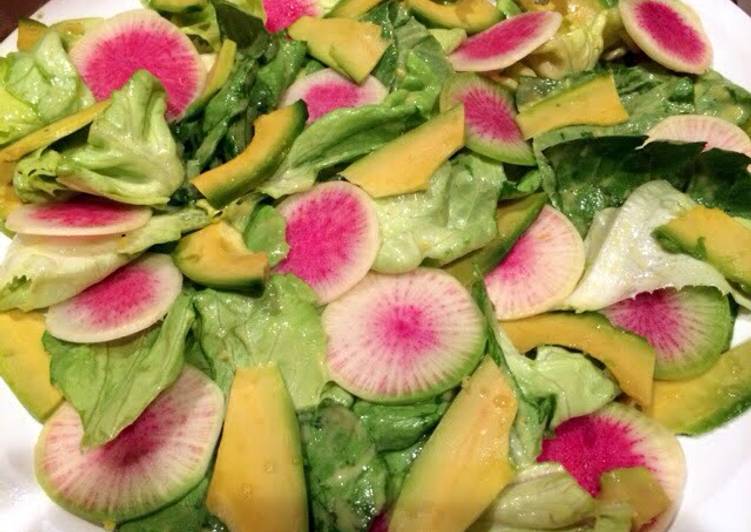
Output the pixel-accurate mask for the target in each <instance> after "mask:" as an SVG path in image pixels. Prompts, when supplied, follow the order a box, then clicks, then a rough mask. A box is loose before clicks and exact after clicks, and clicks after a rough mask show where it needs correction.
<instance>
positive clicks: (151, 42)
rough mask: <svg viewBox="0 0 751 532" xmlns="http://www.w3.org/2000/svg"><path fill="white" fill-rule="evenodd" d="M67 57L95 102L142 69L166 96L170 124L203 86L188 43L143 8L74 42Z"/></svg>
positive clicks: (197, 59) (202, 76)
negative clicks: (160, 84)
mask: <svg viewBox="0 0 751 532" xmlns="http://www.w3.org/2000/svg"><path fill="white" fill-rule="evenodd" d="M70 58H71V60H72V61H73V64H74V65H75V66H76V68H77V69H78V72H79V73H80V74H81V77H82V78H83V80H84V82H85V83H86V85H87V86H88V87H89V89H91V92H92V93H93V94H94V97H95V98H96V99H97V100H105V99H107V98H109V96H110V94H111V93H112V91H114V90H116V89H119V88H120V87H122V86H123V85H124V84H125V82H126V81H128V80H129V79H130V77H131V76H132V75H133V74H134V73H135V72H136V71H137V70H140V69H145V70H148V71H149V72H151V73H152V74H153V75H154V76H155V77H156V78H157V79H159V81H160V82H161V83H162V85H163V86H164V90H165V91H166V92H167V118H169V119H170V120H175V119H177V118H179V117H180V116H181V115H182V114H183V112H184V111H185V110H186V109H187V108H188V106H189V105H190V104H191V102H193V100H195V99H196V98H198V96H199V95H200V94H201V91H203V86H204V84H205V83H206V69H205V67H204V66H203V62H202V61H201V57H200V56H199V55H198V51H197V50H196V49H195V47H194V46H193V43H191V42H190V39H189V38H188V37H187V36H186V35H185V34H183V33H182V32H181V31H180V30H179V29H178V28H177V26H175V25H173V24H172V23H171V22H169V21H168V20H166V19H164V18H162V17H160V16H159V14H157V13H156V12H155V11H151V10H148V9H137V10H134V11H126V12H125V13H121V14H119V15H116V16H114V17H112V18H111V19H108V20H106V21H104V22H103V23H101V24H100V25H98V26H96V27H95V28H94V29H92V30H91V31H89V32H87V33H86V34H85V35H84V36H83V37H81V39H80V40H79V41H78V42H77V43H76V45H75V46H74V47H73V49H72V50H71V51H70Z"/></svg>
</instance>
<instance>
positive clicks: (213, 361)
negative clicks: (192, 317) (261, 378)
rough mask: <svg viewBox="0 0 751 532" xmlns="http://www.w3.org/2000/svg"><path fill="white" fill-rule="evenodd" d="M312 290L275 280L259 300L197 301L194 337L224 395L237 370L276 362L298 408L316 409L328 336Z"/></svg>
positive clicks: (203, 297)
mask: <svg viewBox="0 0 751 532" xmlns="http://www.w3.org/2000/svg"><path fill="white" fill-rule="evenodd" d="M315 301H316V298H315V295H314V294H313V292H312V290H310V288H309V287H308V286H307V285H306V284H305V283H303V282H302V281H300V280H299V279H297V278H296V277H294V276H291V275H286V276H281V275H275V276H273V277H272V278H271V279H270V280H269V282H268V283H267V285H266V289H265V292H264V294H263V295H262V296H261V297H250V296H246V295H241V294H233V293H229V292H218V291H215V290H204V291H202V292H199V293H198V294H196V296H195V307H196V311H197V312H198V316H199V326H198V327H197V328H196V336H197V338H198V340H199V342H200V346H201V349H202V351H203V354H204V356H205V357H206V358H207V359H208V362H207V364H208V365H209V366H210V367H211V368H212V370H213V372H214V375H212V377H214V378H215V379H216V380H217V383H218V384H219V385H220V387H222V388H223V389H224V390H228V388H229V385H230V384H231V379H232V373H233V368H235V367H240V366H251V365H258V364H265V363H267V362H275V363H276V364H277V365H278V366H279V370H280V371H281V372H282V376H283V377H284V381H285V383H286V385H287V389H288V390H289V393H290V396H291V397H292V401H293V403H294V404H295V408H297V409H298V410H299V409H303V408H307V407H311V406H315V405H316V404H318V401H319V398H320V395H321V392H322V390H323V387H324V385H325V384H326V382H327V381H328V375H327V371H326V364H325V356H326V337H325V333H324V331H323V327H322V325H321V317H320V315H319V313H318V309H317V308H316V306H315Z"/></svg>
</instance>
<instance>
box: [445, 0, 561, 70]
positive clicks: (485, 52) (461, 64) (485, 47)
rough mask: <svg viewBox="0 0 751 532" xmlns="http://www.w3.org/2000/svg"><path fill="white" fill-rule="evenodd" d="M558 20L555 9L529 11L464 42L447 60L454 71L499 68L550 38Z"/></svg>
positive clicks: (559, 23) (531, 50) (521, 56)
mask: <svg viewBox="0 0 751 532" xmlns="http://www.w3.org/2000/svg"><path fill="white" fill-rule="evenodd" d="M562 20H563V17H562V16H561V14H560V13H558V12H556V11H533V12H530V13H523V14H521V15H517V16H515V17H511V18H507V19H506V20H503V21H501V22H499V23H498V24H496V25H494V26H491V27H490V28H488V29H486V30H485V31H483V32H481V33H478V34H477V35H473V36H472V37H470V38H469V39H467V40H466V41H464V42H463V43H462V44H461V46H459V48H457V49H456V50H455V51H454V53H452V54H451V55H450V56H449V61H450V62H451V64H452V65H454V69H455V70H456V71H458V72H489V71H491V70H501V69H503V68H506V67H507V66H511V65H513V64H514V63H516V62H517V61H519V60H520V59H524V58H525V57H526V56H528V55H529V54H531V53H532V52H534V51H535V49H537V48H539V47H540V46H542V45H543V44H545V43H546V42H547V41H548V40H550V39H551V38H552V37H553V36H554V35H555V33H556V32H557V31H558V28H559V27H560V25H561V21H562Z"/></svg>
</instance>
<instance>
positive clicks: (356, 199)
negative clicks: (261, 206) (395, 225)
mask: <svg viewBox="0 0 751 532" xmlns="http://www.w3.org/2000/svg"><path fill="white" fill-rule="evenodd" d="M278 210H279V212H280V213H281V215H282V216H283V217H284V218H285V220H286V222H287V229H286V234H285V236H286V239H287V244H289V253H288V254H287V257H286V258H285V259H284V260H283V261H282V262H280V263H279V264H278V265H277V267H276V272H277V273H292V274H294V275H296V276H297V277H299V278H300V279H302V280H303V281H305V282H306V283H308V284H309V285H310V286H311V288H313V291H314V292H315V293H316V294H317V295H318V300H319V301H320V302H321V303H328V302H330V301H333V300H334V299H336V298H337V297H339V296H340V295H342V294H343V293H344V292H346V291H347V290H349V289H350V288H352V287H353V286H355V285H356V284H357V283H358V282H359V281H360V280H361V279H362V278H363V277H365V274H367V273H368V270H370V267H371V266H372V265H373V262H375V258H376V255H377V254H378V248H379V246H380V245H381V237H380V229H379V226H378V217H377V215H376V211H375V206H374V204H373V200H372V199H370V196H368V195H367V194H366V193H365V192H363V191H362V190H361V189H359V188H358V187H356V186H354V185H350V184H349V183H345V182H344V181H335V182H329V183H323V184H321V185H316V186H315V187H313V188H312V189H311V190H309V191H307V192H304V193H302V194H296V195H294V196H290V197H289V198H287V199H286V200H284V201H283V202H282V203H281V204H280V205H279V208H278Z"/></svg>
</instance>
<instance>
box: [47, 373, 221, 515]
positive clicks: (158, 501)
mask: <svg viewBox="0 0 751 532" xmlns="http://www.w3.org/2000/svg"><path fill="white" fill-rule="evenodd" d="M223 416H224V395H223V394H222V391H221V390H220V389H219V387H218V386H217V385H216V384H214V382H213V381H211V380H210V379H209V378H208V377H207V376H205V375H204V374H203V373H202V372H200V371H199V370H197V369H195V368H193V367H191V366H186V367H185V369H183V371H182V373H181V375H180V377H179V378H178V379H177V381H175V383H174V384H173V385H172V386H171V387H170V388H168V389H167V390H165V391H164V392H162V393H161V394H160V395H159V396H158V397H157V398H156V399H155V400H154V402H152V403H151V404H150V405H149V406H148V407H147V408H146V410H144V411H143V413H142V414H141V415H140V416H139V417H138V419H136V421H134V422H133V423H132V424H131V425H129V426H128V427H126V428H125V429H124V430H123V431H122V432H121V433H120V434H119V435H118V436H117V437H116V438H115V439H114V440H112V441H110V442H109V443H107V444H105V445H103V446H101V447H96V448H93V449H81V440H82V438H83V425H82V424H81V418H80V417H79V415H78V413H77V412H76V411H75V409H74V408H73V407H72V406H71V405H70V404H69V403H63V405H62V406H61V407H60V408H59V409H58V410H57V411H56V412H55V413H54V414H53V415H52V417H51V418H50V419H49V420H47V422H46V423H45V425H44V429H43V430H42V432H41V434H40V435H39V440H38V441H37V445H36V450H35V453H34V471H35V473H36V477H37V480H38V481H39V484H40V485H41V486H42V488H43V489H44V491H45V492H46V493H47V495H49V496H50V498H51V499H52V500H54V501H55V502H56V503H58V504H59V505H60V506H62V507H63V508H65V509H66V510H68V511H69V512H71V513H73V514H75V515H78V516H80V517H83V518H84V519H88V520H90V521H94V522H99V523H103V522H117V523H119V522H122V521H125V520H128V519H133V518H135V517H139V516H142V515H145V514H148V513H150V512H153V511H154V510H156V509H158V508H162V507H164V506H165V505H167V504H169V503H171V502H172V501H175V500H177V499H179V498H180V497H182V496H183V495H185V494H186V493H187V492H188V491H189V490H190V489H191V488H193V487H194V486H195V485H196V484H197V483H198V482H199V481H200V480H201V478H203V477H204V475H205V474H206V470H207V469H208V467H209V463H210V461H211V457H212V455H213V453H214V446H215V445H216V441H217V439H218V437H219V431H220V430H221V428H222V419H223Z"/></svg>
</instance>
